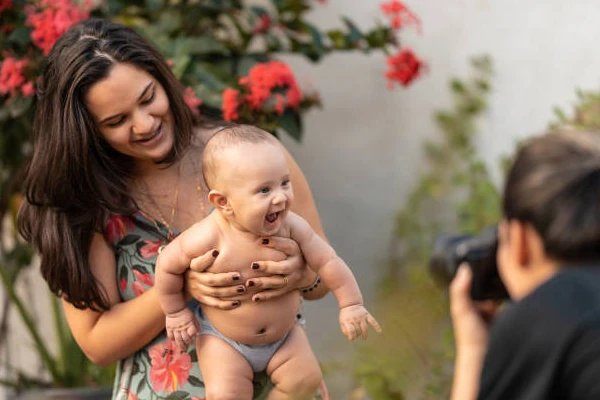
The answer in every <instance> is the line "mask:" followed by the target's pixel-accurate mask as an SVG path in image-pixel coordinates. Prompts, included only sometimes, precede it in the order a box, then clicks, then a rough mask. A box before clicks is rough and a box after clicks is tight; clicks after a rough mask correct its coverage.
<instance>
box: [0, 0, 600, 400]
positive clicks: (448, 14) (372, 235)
mask: <svg viewBox="0 0 600 400" xmlns="http://www.w3.org/2000/svg"><path fill="white" fill-rule="evenodd" d="M315 3H316V4H315V8H314V12H312V13H311V15H310V19H311V20H312V21H313V22H314V23H315V24H317V25H318V26H321V27H323V28H325V27H334V26H340V25H341V22H340V20H339V15H341V14H343V15H347V16H348V17H350V18H351V19H353V20H354V21H356V22H357V23H358V24H359V26H361V27H363V28H367V27H369V26H372V24H373V21H374V19H375V18H382V17H383V16H382V14H381V11H380V9H379V4H380V2H379V1H372V0H328V2H327V4H326V5H323V6H321V5H319V4H318V3H317V2H316V1H315ZM407 5H409V6H410V7H411V8H412V9H413V10H414V11H415V12H416V13H417V14H418V15H419V16H420V17H421V19H422V22H423V34H422V36H418V35H416V34H414V33H413V32H411V31H406V32H404V33H403V34H402V35H401V39H402V41H403V42H404V43H405V44H407V45H411V46H412V47H413V48H414V49H415V51H416V52H417V53H418V54H419V55H420V56H421V57H422V58H423V59H424V60H425V61H426V62H427V63H428V65H429V72H428V73H427V74H426V75H425V76H423V77H422V78H421V79H420V80H418V81H416V82H415V83H414V84H413V86H411V87H410V88H408V89H395V90H394V91H389V90H388V89H387V85H386V82H385V79H384V77H383V73H384V70H385V57H384V56H383V55H382V54H372V55H370V56H364V55H362V54H343V55H334V56H330V57H327V58H326V59H325V60H324V61H323V62H322V63H320V64H317V65H313V64H310V63H309V62H307V61H305V60H304V59H300V58H295V57H294V58H292V57H289V58H286V60H287V61H289V62H290V64H291V65H292V67H293V69H294V70H295V72H296V74H297V76H298V77H299V79H300V80H301V82H305V81H306V80H310V81H311V82H312V85H313V86H314V87H315V88H317V89H318V90H319V92H320V94H321V96H322V99H323V103H324V109H323V110H315V111H312V112H311V113H310V114H309V115H308V116H307V117H306V119H305V134H304V140H303V142H302V143H301V144H296V143H294V142H293V141H292V140H291V139H289V138H287V137H284V138H283V141H284V143H285V144H286V145H287V146H288V148H289V149H290V151H291V152H292V153H293V154H294V156H295V157H296V159H297V161H298V162H299V164H300V165H301V167H302V168H303V170H304V172H305V174H306V176H307V178H308V180H309V182H310V184H311V186H312V189H313V192H314V196H315V199H316V201H317V205H318V208H319V211H320V214H321V218H322V221H323V225H324V227H325V230H326V233H327V235H328V238H329V240H330V241H331V243H332V244H333V245H334V247H335V248H336V249H337V251H338V253H339V254H340V255H341V256H342V257H343V258H344V259H345V260H346V261H347V262H348V264H349V265H350V266H351V267H352V268H353V270H354V272H355V274H356V275H357V277H358V279H359V282H360V284H361V286H362V288H363V291H364V293H365V294H366V299H367V302H368V303H369V300H372V299H373V283H374V282H375V280H376V278H377V274H378V271H379V269H380V268H381V267H382V265H383V264H382V262H381V260H383V259H384V258H385V256H386V250H387V245H388V242H389V238H390V232H391V230H392V226H393V218H394V215H395V212H396V211H397V210H398V209H399V208H400V207H401V205H402V203H403V198H404V195H405V194H406V193H408V192H409V191H410V189H411V186H412V184H413V182H414V174H415V172H416V171H418V170H419V169H422V168H424V166H423V165H422V164H421V161H422V158H421V154H420V149H421V146H420V143H421V141H422V140H423V139H424V138H434V137H435V135H436V130H435V126H434V124H433V120H432V114H433V112H434V111H435V110H438V109H441V108H445V107H447V106H448V105H449V104H450V99H449V92H448V89H447V82H448V81H449V79H450V78H452V77H455V76H459V77H465V76H467V74H468V72H469V67H468V58H469V57H470V56H472V55H478V54H482V53H489V54H490V55H491V56H492V57H493V60H494V64H495V68H496V72H497V74H496V77H495V78H494V80H493V85H494V90H493V93H492V95H491V98H490V102H491V106H490V109H489V112H488V113H487V115H486V116H485V117H484V119H483V120H482V121H481V128H482V129H481V142H480V147H481V151H482V153H483V154H484V155H485V157H486V159H488V160H489V162H490V166H491V167H492V168H496V165H497V162H496V160H497V157H498V156H499V155H500V154H503V153H506V152H510V151H511V150H512V149H513V144H514V142H515V140H516V139H517V138H521V137H524V136H527V135H530V134H532V133H536V132H539V131H541V130H543V129H544V128H545V127H546V125H547V123H548V122H549V121H550V120H551V119H552V108H553V107H554V106H557V105H558V106H561V107H563V108H567V107H568V106H569V105H570V104H572V102H573V101H574V100H575V88H577V87H579V88H582V89H589V90H594V89H597V88H598V87H599V86H600V85H599V83H600V53H599V52H597V51H595V46H594V45H595V44H596V41H597V40H596V38H597V37H598V36H600V25H599V24H598V23H597V22H596V18H597V16H598V15H599V12H600V2H598V1H595V0H570V1H568V2H567V1H564V0H560V1H559V0H528V1H518V0H496V1H493V0H454V1H447V0H407ZM42 301H43V300H42ZM401 310H402V307H401V305H399V307H398V312H402V311H401ZM306 314H307V317H308V332H309V336H310V339H311V342H312V343H313V347H314V348H315V351H316V352H317V354H318V355H319V357H320V359H321V360H322V361H325V362H328V361H332V360H343V359H344V358H348V357H350V356H351V352H352V349H353V347H354V346H353V345H352V344H350V343H346V339H345V338H343V337H342V335H341V333H340V332H339V328H338V323H337V306H336V303H335V301H334V299H333V297H332V296H328V297H327V298H326V299H324V300H322V301H319V302H312V303H309V304H307V307H306ZM21 345H27V344H21ZM329 386H330V388H331V389H332V391H333V393H334V396H333V398H334V399H336V400H337V399H342V398H346V395H345V393H347V391H348V390H349V387H348V386H347V382H346V381H345V380H344V379H339V377H337V378H335V379H333V378H332V379H331V381H329ZM0 398H1V395H0Z"/></svg>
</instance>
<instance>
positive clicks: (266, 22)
mask: <svg viewBox="0 0 600 400" xmlns="http://www.w3.org/2000/svg"><path fill="white" fill-rule="evenodd" d="M271 22H272V21H271V17H269V16H268V15H266V14H265V15H261V16H260V19H259V21H258V24H257V25H256V26H255V27H254V30H253V32H254V33H257V34H260V33H265V32H266V31H268V30H269V27H270V26H271Z"/></svg>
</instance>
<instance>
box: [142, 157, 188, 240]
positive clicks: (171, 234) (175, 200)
mask: <svg viewBox="0 0 600 400" xmlns="http://www.w3.org/2000/svg"><path fill="white" fill-rule="evenodd" d="M181 165H182V161H180V162H179V166H178V169H177V184H176V186H175V194H174V195H173V202H172V204H171V215H170V217H171V218H170V220H169V222H167V219H166V218H165V216H164V215H163V213H162V211H161V210H160V207H159V206H158V203H157V202H156V200H155V199H154V196H152V194H151V192H150V187H149V186H148V183H147V182H146V181H145V180H144V179H141V182H142V185H144V190H145V192H146V196H147V197H148V198H149V199H150V203H151V205H152V208H153V209H154V210H153V211H156V213H157V214H158V217H159V218H160V222H162V224H163V225H164V226H165V228H167V239H168V241H169V242H170V241H171V240H173V238H175V233H174V232H173V228H172V225H173V223H174V222H175V215H176V214H177V203H178V201H179V183H180V180H181ZM144 203H145V201H144ZM152 222H153V223H154V226H155V227H156V230H158V231H160V228H159V227H158V225H157V224H156V220H155V218H152Z"/></svg>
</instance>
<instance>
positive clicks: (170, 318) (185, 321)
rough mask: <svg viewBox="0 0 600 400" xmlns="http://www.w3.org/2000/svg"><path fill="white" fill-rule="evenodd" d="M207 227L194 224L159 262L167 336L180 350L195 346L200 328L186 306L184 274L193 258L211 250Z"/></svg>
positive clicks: (157, 284) (160, 296)
mask: <svg viewBox="0 0 600 400" xmlns="http://www.w3.org/2000/svg"><path fill="white" fill-rule="evenodd" d="M206 228H207V226H206V224H202V223H201V222H200V223H197V224H195V225H193V226H192V227H190V228H189V229H188V230H186V231H185V232H183V233H182V234H181V235H179V236H178V237H177V238H175V239H174V240H173V241H172V242H171V243H169V244H168V245H167V246H166V247H165V248H164V249H163V250H162V251H161V253H160V254H159V256H158V258H157V260H156V271H155V287H156V290H157V295H158V300H159V302H160V306H161V308H162V310H163V312H164V313H165V315H166V329H167V336H168V338H169V339H171V340H174V341H175V342H176V343H177V344H178V345H179V346H180V347H184V346H185V344H189V343H192V342H193V340H194V337H195V335H196V334H197V333H198V329H199V328H198V323H197V321H196V317H195V316H194V313H193V312H192V311H191V310H190V309H189V308H188V307H187V305H186V301H185V295H184V290H183V286H184V277H183V273H184V272H185V271H186V270H187V269H188V268H189V266H190V262H191V261H192V259H193V258H195V257H198V256H200V255H202V254H204V253H205V252H207V251H208V250H210V248H209V245H210V242H209V241H208V240H207V236H208V235H207V232H206V231H207V229H206Z"/></svg>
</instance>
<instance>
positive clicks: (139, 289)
mask: <svg viewBox="0 0 600 400" xmlns="http://www.w3.org/2000/svg"><path fill="white" fill-rule="evenodd" d="M131 290H133V294H134V295H135V297H138V296H140V295H142V294H143V293H144V292H145V291H146V289H144V287H143V286H142V284H141V283H139V282H138V281H135V282H133V283H132V284H131Z"/></svg>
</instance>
